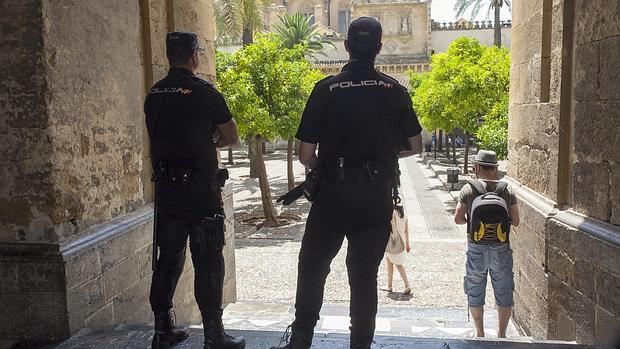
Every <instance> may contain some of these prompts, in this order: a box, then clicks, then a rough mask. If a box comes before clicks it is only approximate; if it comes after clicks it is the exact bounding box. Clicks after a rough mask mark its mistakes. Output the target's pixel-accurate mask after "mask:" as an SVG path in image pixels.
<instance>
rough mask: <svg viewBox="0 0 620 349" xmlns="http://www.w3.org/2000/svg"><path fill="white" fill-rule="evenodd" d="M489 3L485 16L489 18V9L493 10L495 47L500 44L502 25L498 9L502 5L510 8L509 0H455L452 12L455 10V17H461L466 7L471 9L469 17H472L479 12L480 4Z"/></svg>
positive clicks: (499, 9)
mask: <svg viewBox="0 0 620 349" xmlns="http://www.w3.org/2000/svg"><path fill="white" fill-rule="evenodd" d="M487 2H488V3H489V7H488V9H487V18H489V14H490V13H491V9H493V10H494V12H495V24H494V29H495V38H494V42H493V43H494V44H495V46H497V47H501V46H502V26H501V24H500V16H499V14H500V11H501V9H502V7H504V5H506V6H508V7H509V8H510V0H456V3H455V4H454V12H456V17H457V18H458V17H461V16H462V15H463V14H464V13H465V11H466V10H467V9H468V8H470V7H471V8H472V9H471V18H474V17H476V16H477V15H478V13H480V10H481V9H482V6H483V5H484V4H485V3H487Z"/></svg>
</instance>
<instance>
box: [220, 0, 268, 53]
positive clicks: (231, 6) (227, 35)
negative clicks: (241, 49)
mask: <svg viewBox="0 0 620 349" xmlns="http://www.w3.org/2000/svg"><path fill="white" fill-rule="evenodd" d="M267 4H268V1H267V0H214V1H213V7H214V9H215V28H216V42H217V43H218V44H230V43H235V42H239V41H240V40H241V38H242V35H243V31H244V30H247V31H249V32H250V33H252V34H253V33H254V32H256V31H258V30H260V29H261V28H262V26H263V10H264V8H265V6H267Z"/></svg>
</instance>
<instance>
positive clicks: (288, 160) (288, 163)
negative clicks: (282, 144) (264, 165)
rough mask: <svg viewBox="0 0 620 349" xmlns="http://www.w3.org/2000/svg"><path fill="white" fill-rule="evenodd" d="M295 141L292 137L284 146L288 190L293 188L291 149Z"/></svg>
mask: <svg viewBox="0 0 620 349" xmlns="http://www.w3.org/2000/svg"><path fill="white" fill-rule="evenodd" d="M294 148H295V141H294V140H293V138H289V139H288V144H287V147H286V176H287V177H288V190H291V189H293V188H295V174H294V173H293V149H294Z"/></svg>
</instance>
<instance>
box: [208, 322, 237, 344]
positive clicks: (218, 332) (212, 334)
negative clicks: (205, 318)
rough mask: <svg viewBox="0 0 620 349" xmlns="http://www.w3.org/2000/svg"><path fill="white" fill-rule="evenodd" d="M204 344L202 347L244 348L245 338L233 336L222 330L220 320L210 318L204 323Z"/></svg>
mask: <svg viewBox="0 0 620 349" xmlns="http://www.w3.org/2000/svg"><path fill="white" fill-rule="evenodd" d="M204 328H205V345H204V349H244V348H245V339H244V338H243V337H233V336H230V335H227V334H226V332H224V325H222V322H221V321H216V320H211V321H209V322H208V323H205V324H204Z"/></svg>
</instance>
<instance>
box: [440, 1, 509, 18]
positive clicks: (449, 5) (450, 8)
mask: <svg viewBox="0 0 620 349" xmlns="http://www.w3.org/2000/svg"><path fill="white" fill-rule="evenodd" d="M455 2H456V0H433V2H432V3H431V18H432V19H434V20H435V21H438V22H453V21H454V20H455V18H454V3H455ZM463 17H464V18H465V19H467V20H469V19H470V17H471V15H470V14H469V12H466V13H465V15H464V16H463ZM485 17H486V8H483V9H482V10H481V11H480V14H479V15H478V17H476V18H475V20H484V19H485ZM511 17H512V15H511V14H510V11H508V9H507V8H503V9H502V17H501V18H502V20H506V19H510V18H511ZM489 19H490V20H493V12H491V14H490V18H489Z"/></svg>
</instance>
